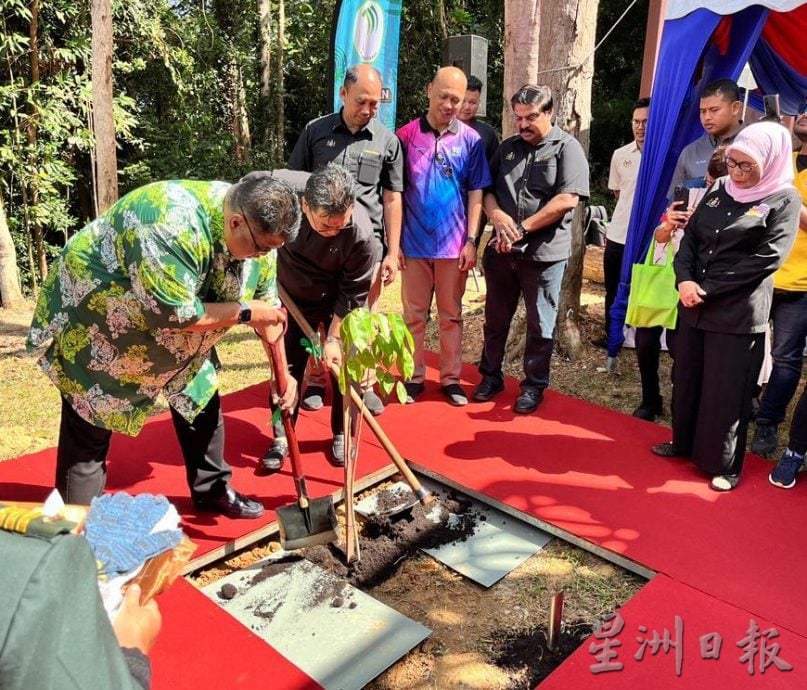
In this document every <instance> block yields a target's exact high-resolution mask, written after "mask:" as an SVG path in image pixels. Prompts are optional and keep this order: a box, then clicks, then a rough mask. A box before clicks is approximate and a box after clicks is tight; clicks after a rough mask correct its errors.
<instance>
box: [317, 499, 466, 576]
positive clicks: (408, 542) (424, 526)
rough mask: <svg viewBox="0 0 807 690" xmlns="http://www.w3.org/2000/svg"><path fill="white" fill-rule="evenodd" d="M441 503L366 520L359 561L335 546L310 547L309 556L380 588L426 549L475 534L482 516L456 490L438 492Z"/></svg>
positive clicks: (325, 566) (328, 569) (345, 574)
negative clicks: (349, 558)
mask: <svg viewBox="0 0 807 690" xmlns="http://www.w3.org/2000/svg"><path fill="white" fill-rule="evenodd" d="M438 501H439V506H436V507H435V506H428V507H427V508H426V509H425V510H424V509H423V507H422V506H421V505H416V506H415V507H414V508H412V510H411V511H406V512H404V513H401V514H399V515H397V516H382V515H378V516H373V517H370V518H365V519H364V528H363V530H362V534H361V536H360V537H359V548H360V553H361V560H359V561H358V562H355V563H351V564H349V565H348V564H346V563H345V556H344V553H343V552H342V550H341V549H339V548H338V547H337V546H335V545H334V544H327V545H323V546H314V547H312V548H310V549H306V551H305V557H306V558H307V559H308V560H309V561H311V562H313V563H316V564H317V565H319V566H320V567H322V568H324V569H325V570H327V571H329V572H332V573H334V574H335V575H338V576H339V577H341V578H344V579H346V580H347V581H348V582H349V583H350V584H352V585H353V586H354V587H358V588H360V589H366V588H371V587H374V586H375V585H377V584H380V583H381V582H384V581H385V580H386V579H387V578H389V577H390V576H391V575H392V574H393V573H394V572H395V571H396V570H397V568H398V566H399V564H400V563H401V562H402V561H404V560H405V559H406V558H408V557H410V556H412V555H414V554H415V553H417V551H419V550H420V549H423V548H435V547H437V546H442V545H443V544H449V543H451V542H454V541H464V540H465V539H467V538H468V537H469V536H470V535H472V534H473V533H474V530H475V527H476V524H477V521H478V520H479V519H480V517H481V516H480V515H479V513H477V512H476V511H474V510H473V509H472V504H471V502H470V501H468V500H467V499H464V498H462V497H460V496H458V495H457V494H455V493H453V492H449V493H448V494H447V495H441V496H438Z"/></svg>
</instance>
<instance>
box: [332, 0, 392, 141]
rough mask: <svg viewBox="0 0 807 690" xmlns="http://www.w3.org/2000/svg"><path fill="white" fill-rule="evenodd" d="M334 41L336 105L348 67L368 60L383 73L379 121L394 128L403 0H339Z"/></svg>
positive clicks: (338, 104) (336, 108)
mask: <svg viewBox="0 0 807 690" xmlns="http://www.w3.org/2000/svg"><path fill="white" fill-rule="evenodd" d="M334 18H335V21H334V30H333V35H332V40H331V43H332V45H331V55H332V60H333V82H332V83H333V107H334V111H337V110H339V108H340V107H341V102H340V100H339V89H340V87H341V86H342V83H343V82H344V80H345V72H347V70H348V68H349V67H352V66H353V65H358V64H360V63H365V64H368V65H372V66H373V67H375V68H376V69H377V70H378V71H379V72H380V73H381V80H382V84H383V87H382V91H381V104H380V105H379V107H378V116H377V117H378V120H379V121H380V122H381V123H382V124H384V125H386V126H387V127H389V128H390V129H391V130H393V131H394V130H395V102H396V100H397V90H398V41H399V37H400V33H401V0H338V2H337V4H336V10H335V11H334Z"/></svg>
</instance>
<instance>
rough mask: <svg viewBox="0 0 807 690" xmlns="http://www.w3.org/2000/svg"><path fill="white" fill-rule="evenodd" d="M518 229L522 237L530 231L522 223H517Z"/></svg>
mask: <svg viewBox="0 0 807 690" xmlns="http://www.w3.org/2000/svg"><path fill="white" fill-rule="evenodd" d="M516 230H518V231H519V232H520V233H521V237H522V238H523V237H526V236H527V233H528V232H529V230H527V228H525V227H524V226H523V225H522V224H521V223H516Z"/></svg>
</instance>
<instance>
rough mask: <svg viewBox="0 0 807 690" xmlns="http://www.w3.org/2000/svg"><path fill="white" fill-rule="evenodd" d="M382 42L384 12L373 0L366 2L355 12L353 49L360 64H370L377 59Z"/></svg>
mask: <svg viewBox="0 0 807 690" xmlns="http://www.w3.org/2000/svg"><path fill="white" fill-rule="evenodd" d="M383 40H384V11H383V10H382V9H381V6H380V5H379V4H378V3H377V2H376V1H375V0H367V2H365V3H364V4H362V5H361V7H359V9H358V10H357V11H356V21H355V22H354V24H353V47H354V48H355V50H356V54H357V55H358V56H359V57H360V58H361V61H362V62H372V61H373V60H375V59H376V58H377V57H378V53H379V52H380V51H381V44H382V43H383Z"/></svg>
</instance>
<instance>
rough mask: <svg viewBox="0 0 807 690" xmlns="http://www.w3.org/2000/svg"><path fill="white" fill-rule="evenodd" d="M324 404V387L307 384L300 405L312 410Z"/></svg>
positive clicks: (318, 408)
mask: <svg viewBox="0 0 807 690" xmlns="http://www.w3.org/2000/svg"><path fill="white" fill-rule="evenodd" d="M324 404H325V389H324V388H323V387H322V386H307V387H306V389H305V391H303V397H302V399H301V400H300V407H302V408H303V409H304V410H309V411H311V412H313V411H314V410H321V409H322V406H323V405H324Z"/></svg>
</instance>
